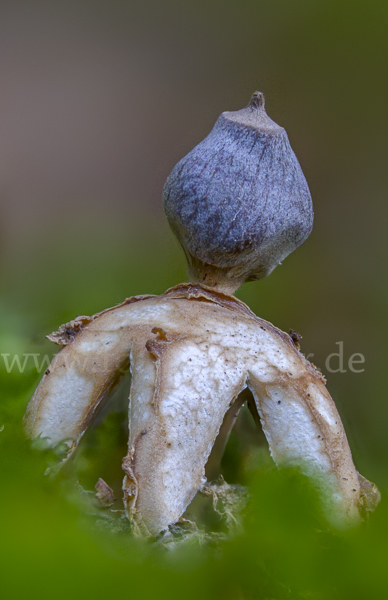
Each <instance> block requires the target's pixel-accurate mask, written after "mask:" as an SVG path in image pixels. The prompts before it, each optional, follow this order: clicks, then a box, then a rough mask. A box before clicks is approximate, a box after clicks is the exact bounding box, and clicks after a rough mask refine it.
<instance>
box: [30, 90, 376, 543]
mask: <svg viewBox="0 0 388 600" xmlns="http://www.w3.org/2000/svg"><path fill="white" fill-rule="evenodd" d="M164 203H165V209H166V213H167V216H168V219H169V222H170V224H171V227H172V229H173V231H174V232H175V233H176V235H177V236H178V238H179V240H180V242H181V244H182V246H183V248H184V250H185V254H186V257H187V260H188V264H189V272H190V275H191V278H192V281H193V282H192V283H188V284H180V285H178V286H176V287H174V288H172V289H170V290H168V291H167V292H166V293H165V294H163V295H161V296H137V297H134V298H129V299H127V300H126V301H125V302H123V303H122V304H120V305H118V306H116V307H114V308H110V309H107V310H105V311H103V312H101V313H99V314H97V315H94V316H93V317H78V318H77V319H75V320H74V321H72V322H70V323H67V324H66V325H64V326H62V327H61V328H60V329H59V331H58V332H57V333H55V334H51V335H50V336H48V337H49V339H50V340H52V341H53V342H55V343H57V344H59V345H61V346H62V349H61V350H60V352H59V353H58V354H57V355H56V356H55V358H54V360H53V361H52V363H51V365H50V367H49V369H48V370H47V371H46V374H45V375H44V377H43V379H42V381H41V382H40V384H39V386H38V388H37V390H36V392H35V394H34V396H33V398H32V400H31V401H30V403H29V405H28V409H27V412H26V416H25V427H26V432H27V435H28V436H29V437H31V438H37V437H41V438H47V439H48V440H49V443H50V444H51V445H53V446H55V445H57V444H59V443H60V442H63V441H66V442H67V444H68V447H69V453H68V455H70V454H71V453H72V452H73V451H74V449H75V448H76V446H77V445H78V443H79V442H80V440H81V438H82V436H83V434H84V432H85V431H86V429H87V428H88V426H89V424H90V423H91V421H92V419H93V417H94V415H95V413H96V410H97V409H98V408H99V407H100V406H101V405H102V404H103V403H104V402H106V401H107V400H108V398H109V396H110V395H111V393H112V390H113V389H114V387H115V385H116V383H117V382H118V381H119V380H120V379H121V377H122V376H123V373H125V371H126V370H127V369H128V366H129V365H130V370H131V375H132V382H131V393H130V410H129V443H128V454H127V456H126V457H125V458H124V460H123V470H124V474H125V476H124V482H123V492H124V503H125V508H126V511H127V515H128V517H129V519H130V521H131V523H132V524H133V526H134V528H135V530H136V531H138V532H141V533H143V534H145V535H156V534H158V533H159V532H161V531H164V530H166V529H168V528H169V527H170V526H172V525H173V524H174V523H176V522H177V521H178V520H179V519H180V518H181V517H182V515H183V513H184V511H185V510H186V508H187V506H188V505H189V504H190V502H191V500H192V499H193V498H194V496H195V495H196V493H197V492H198V491H199V490H201V489H204V486H205V485H206V478H205V466H206V464H207V462H208V459H209V456H210V455H211V452H212V448H213V447H214V445H215V444H216V443H217V439H218V440H219V439H220V437H219V436H220V435H221V434H220V431H221V433H222V435H224V436H226V437H227V434H228V433H229V430H230V428H231V427H232V425H233V418H229V414H230V410H231V407H233V408H235V409H236V411H238V409H239V408H240V407H241V405H242V403H243V401H244V399H243V400H239V398H243V396H241V392H243V390H244V389H249V390H250V391H251V392H252V395H253V399H254V409H255V410H256V411H257V413H258V415H259V416H260V421H261V425H262V428H263V431H264V433H265V435H266V438H267V440H268V445H269V448H270V451H271V454H272V457H273V459H274V461H275V462H276V464H277V465H278V466H287V465H291V466H296V467H298V468H299V469H300V470H301V471H302V472H303V473H304V474H305V475H307V476H308V477H309V478H310V479H311V480H312V481H313V482H314V484H315V485H316V486H317V488H318V489H319V491H320V495H321V498H322V502H323V506H324V508H325V512H326V515H327V518H328V520H329V521H330V522H331V523H332V524H334V525H335V526H338V527H347V526H350V525H352V524H354V523H357V522H358V521H359V520H360V519H361V518H363V516H364V515H365V514H366V513H367V512H368V511H370V510H373V509H374V507H375V506H376V504H377V503H378V501H379V492H378V490H377V488H376V486H375V485H374V484H373V483H370V482H369V481H367V480H366V479H365V478H363V477H362V476H361V475H360V474H359V473H358V472H357V470H356V468H355V466H354V464H353V460H352V456H351V452H350V449H349V445H348V442H347V439H346V434H345V431H344V428H343V425H342V423H341V419H340V417H339V414H338V412H337V409H336V407H335V404H334V402H333V400H332V399H331V397H330V395H329V393H328V391H327V389H326V387H325V380H324V378H323V376H322V374H321V373H320V372H319V371H317V370H316V368H315V367H314V366H313V365H312V364H310V363H309V362H308V361H307V360H306V359H305V357H304V356H303V354H302V353H301V352H300V350H299V345H298V343H297V341H296V339H295V336H292V337H290V336H289V335H287V334H286V333H283V332H281V331H280V330H278V329H276V327H274V326H273V325H271V324H270V323H268V322H266V321H263V320H262V319H260V318H259V317H257V316H255V315H254V314H253V313H252V312H251V310H250V309H249V308H248V307H247V306H246V305H245V304H244V303H243V302H241V301H240V300H238V299H236V298H235V297H234V296H232V295H230V294H231V293H233V292H234V291H235V289H237V288H238V287H239V286H240V285H241V284H242V283H243V282H244V281H250V280H253V279H259V278H261V277H264V276H265V275H267V274H269V273H270V272H271V271H272V270H273V269H274V268H275V267H276V265H277V264H279V262H280V261H281V260H283V259H284V258H285V257H286V256H287V255H288V254H289V253H290V252H292V251H293V250H294V249H295V248H296V247H297V246H298V245H299V244H300V243H302V242H303V241H304V239H305V238H306V237H307V236H308V235H309V233H310V231H311V227H312V219H313V213H312V205H311V198H310V193H309V190H308V187H307V183H306V181H305V179H304V176H303V173H302V171H301V168H300V166H299V163H298V161H297V159H296V157H295V155H294V153H293V151H292V149H291V147H290V145H289V142H288V138H287V135H286V133H285V131H284V129H282V128H281V127H279V126H278V125H276V124H275V123H274V122H273V121H271V119H269V117H267V115H266V113H265V110H264V98H263V95H262V94H261V93H260V92H255V94H254V95H253V97H252V99H251V101H250V103H249V105H248V107H247V108H245V109H243V110H241V111H236V112H234V113H233V112H232V113H223V114H222V115H221V117H220V118H219V120H218V121H217V123H216V125H215V127H214V129H213V131H212V132H211V133H210V134H209V136H208V137H207V138H206V139H205V140H204V141H203V142H201V143H200V144H199V145H198V146H197V147H196V148H194V150H193V151H192V152H190V153H189V154H188V156H187V157H185V158H184V159H182V161H180V163H178V165H177V166H176V167H175V168H174V170H173V172H172V174H171V175H170V176H169V178H168V179H167V182H166V185H165V189H164ZM228 411H229V412H228ZM236 411H234V412H236Z"/></svg>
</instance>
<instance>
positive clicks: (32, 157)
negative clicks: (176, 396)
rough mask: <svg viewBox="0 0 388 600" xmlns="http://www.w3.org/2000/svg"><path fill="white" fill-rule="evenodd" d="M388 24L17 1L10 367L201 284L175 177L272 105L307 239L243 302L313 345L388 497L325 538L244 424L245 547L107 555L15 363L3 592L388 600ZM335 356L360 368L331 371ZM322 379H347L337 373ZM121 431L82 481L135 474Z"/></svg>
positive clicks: (293, 8)
mask: <svg viewBox="0 0 388 600" xmlns="http://www.w3.org/2000/svg"><path fill="white" fill-rule="evenodd" d="M387 27H388V4H387V3H385V2H383V1H378V0H371V1H370V2H361V1H357V0H356V1H353V2H349V1H343V0H336V1H335V2H334V0H324V1H323V0H322V1H320V0H316V1H311V0H295V1H289V0H260V1H255V2H253V1H247V0H240V1H239V2H232V1H228V0H223V1H222V2H221V1H218V0H213V1H212V0H206V1H204V0H196V1H194V0H190V1H189V2H184V1H180V2H178V1H172V0H171V1H162V2H157V1H156V0H142V1H141V2H140V1H134V0H128V1H125V0H122V1H118V0H109V2H108V1H107V0H100V1H95V2H87V1H86V0H77V1H74V2H73V1H71V0H70V1H66V2H58V1H52V2H27V1H26V2H20V1H18V0H16V1H13V2H11V1H9V2H7V1H5V0H4V1H2V2H1V4H0V56H1V62H0V78H1V80H0V347H1V353H2V354H9V355H10V356H14V355H15V354H19V355H20V356H21V357H22V356H23V353H41V355H42V356H43V355H44V354H49V355H50V356H52V355H53V353H54V352H55V351H56V348H55V347H53V345H52V344H49V343H48V342H47V341H46V340H45V335H46V334H47V333H49V332H51V331H52V330H54V329H56V328H57V327H58V326H59V325H60V324H61V323H63V322H66V321H68V320H70V319H72V318H74V317H75V316H77V315H79V314H92V313H94V312H97V311H99V310H103V309H104V308H106V307H108V306H112V305H114V304H116V303H118V302H120V301H122V300H123V299H124V298H126V297H128V296H131V295H136V294H150V293H151V294H159V293H162V292H163V291H164V290H165V289H167V288H168V287H170V286H172V285H175V284H176V283H179V282H180V281H185V280H186V277H187V276H186V269H185V263H184V257H183V253H182V251H181V250H180V248H179V245H178V243H177V242H176V241H175V239H174V238H173V236H172V234H171V233H170V232H169V229H168V227H167V224H166V221H165V218H164V214H163V209H162V204H161V192H162V187H163V183H164V181H165V179H166V177H167V175H168V174H169V172H170V171H171V169H172V167H173V166H174V165H175V163H176V162H177V161H178V160H179V159H180V158H182V157H183V156H184V155H185V154H186V153H187V152H188V151H189V150H191V148H192V147H193V146H194V145H195V144H197V143H198V142H199V141H201V140H202V139H203V138H204V137H205V136H206V135H207V134H208V132H209V131H210V129H211V128H212V126H213V124H214V122H215V120H216V119H217V117H218V115H219V114H220V113H221V112H222V111H224V110H237V109H239V108H242V107H243V106H245V105H246V104H247V102H248V101H249V98H250V95H251V94H252V92H253V91H254V90H256V89H258V90H261V91H263V92H264V93H265V95H266V108H267V112H268V114H269V115H270V116H271V118H272V119H273V120H275V121H276V122H277V123H279V124H280V125H282V126H284V127H285V128H286V130H287V132H288V134H289V138H290V141H291V144H292V146H293V149H294V150H295V152H296V154H297V156H298V158H299V161H300V163H301V166H302V168H303V170H304V173H305V175H306V178H307V180H308V183H309V186H310V189H311V193H312V196H313V202H314V210H315V225H314V229H313V233H312V235H311V236H310V238H309V240H308V241H307V242H306V243H305V244H304V245H303V246H302V247H301V248H299V249H298V250H297V251H296V252H295V253H294V254H293V255H292V256H290V257H289V258H287V259H286V261H285V262H284V264H283V265H282V266H279V267H278V268H277V269H276V271H275V272H274V273H273V274H272V275H271V276H270V277H269V278H268V279H267V280H264V281H262V282H257V283H250V284H247V285H245V286H244V287H243V288H242V289H241V290H240V291H239V292H238V296H239V297H240V298H241V299H243V300H244V301H246V302H247V303H248V304H249V305H250V307H251V308H252V309H253V310H254V311H255V312H256V313H257V314H259V315H260V316H261V317H263V318H265V319H267V320H270V321H271V322H273V323H274V324H275V325H276V326H278V327H280V328H282V329H284V330H286V331H288V330H289V329H290V328H293V329H295V330H297V331H299V332H300V333H301V334H302V335H303V340H302V350H303V352H304V353H305V354H309V353H313V354H314V356H313V357H312V360H313V362H314V363H315V364H316V365H317V366H318V367H320V368H321V369H322V371H323V372H324V373H325V374H326V376H327V377H328V387H329V390H330V392H331V393H332V395H333V397H334V399H335V401H336V404H337V406H338V409H339V412H340V414H341V416H342V418H343V421H344V424H345V428H346V430H347V434H348V438H349V442H350V445H351V448H352V452H353V455H354V459H355V463H356V465H357V468H358V469H359V470H360V472H361V473H362V474H363V475H364V476H366V477H367V478H368V479H371V480H372V481H375V482H376V483H377V484H378V486H379V488H380V489H381V490H382V492H383V501H382V504H381V505H380V507H379V509H378V510H377V512H376V513H375V514H374V515H373V516H372V518H371V519H370V522H369V524H368V525H367V526H365V527H364V528H361V529H360V530H358V531H356V532H351V533H350V534H346V535H345V534H344V535H342V534H337V533H335V532H330V531H328V530H326V529H325V527H324V526H323V525H322V523H321V524H320V525H319V527H318V526H317V524H316V522H315V521H314V519H315V516H314V514H313V513H314V511H313V509H312V508H311V507H312V506H314V501H313V500H311V503H310V502H307V500H306V498H310V496H309V493H310V492H308V491H306V490H304V488H303V484H302V483H300V482H299V481H298V478H297V477H296V476H294V475H292V474H291V475H284V476H283V478H282V476H281V475H279V474H276V472H275V471H273V470H272V468H271V466H269V464H268V462H267V461H266V459H263V458H260V456H261V454H260V451H261V447H262V446H261V445H262V444H263V440H262V438H261V437H260V436H258V442H257V447H256V454H255V453H253V454H249V449H248V443H247V441H246V440H247V439H248V440H251V439H252V431H251V430H250V429H249V427H250V426H251V425H250V424H246V423H245V424H244V422H243V423H242V424H241V423H240V426H239V428H238V430H237V433H236V434H234V436H233V438H232V440H231V443H230V445H229V447H228V449H227V453H226V457H225V472H226V473H230V476H231V478H232V479H233V477H236V479H238V476H240V475H241V477H242V479H243V481H242V482H243V483H247V484H250V485H251V494H252V501H251V509H250V511H251V512H250V513H249V515H250V516H249V517H247V519H248V521H247V523H248V525H247V528H246V531H247V532H246V533H245V534H244V535H243V536H240V537H238V538H236V539H235V540H233V541H232V542H229V543H227V544H225V546H224V547H223V548H222V549H221V550H220V551H218V552H215V553H213V554H212V552H211V551H209V550H205V549H204V548H202V549H200V548H190V549H189V550H187V551H186V552H183V553H182V554H180V555H179V557H177V556H175V555H174V553H172V554H171V553H167V554H166V555H163V556H162V555H160V554H158V552H155V550H154V549H150V548H149V547H148V546H147V545H139V543H137V542H136V543H135V542H133V540H132V541H130V540H128V539H127V537H126V536H122V537H120V542H117V540H113V539H111V538H109V539H107V538H105V537H104V535H101V534H100V533H99V534H96V533H95V531H94V529H93V527H92V526H91V525H90V523H88V522H86V521H85V519H84V517H83V516H82V515H83V511H82V509H80V508H79V507H78V505H77V502H72V500H71V498H70V499H69V495H68V494H65V493H62V492H61V490H62V487H61V486H62V485H63V481H61V482H60V483H59V482H56V483H55V481H54V482H53V480H49V479H47V478H43V472H44V470H45V467H46V465H47V461H49V460H53V457H52V456H51V455H47V454H45V453H41V452H39V451H38V450H36V449H31V448H30V445H29V443H27V442H26V441H25V440H24V437H23V433H22V428H21V418H22V415H23V412H24V409H25V406H26V403H27V402H28V399H29V397H30V396H31V393H32V391H33V389H34V387H35V386H36V384H37V382H38V381H39V378H40V375H39V374H37V372H36V369H34V366H33V363H32V361H29V362H28V363H26V368H25V370H24V373H23V374H20V373H18V371H17V369H16V368H15V369H13V370H12V371H11V372H10V373H8V372H7V369H6V368H5V362H4V360H1V361H0V384H1V388H0V389H1V405H0V429H1V428H2V427H3V429H2V430H1V431H0V445H1V458H0V461H1V462H0V477H1V479H0V489H1V498H0V504H1V510H0V515H1V516H0V544H1V550H0V573H1V575H0V589H2V591H3V592H4V594H3V595H4V597H5V598H14V597H15V598H16V597H20V595H21V594H27V593H28V594H29V596H30V597H34V598H35V597H37V598H38V597H40V598H49V597H50V598H51V597H54V598H62V597H63V598H65V597H68V596H69V595H70V594H71V595H72V596H73V597H74V598H78V597H80V598H81V597H84V596H85V595H89V594H90V595H93V596H94V597H96V598H99V597H103V596H104V597H105V596H106V595H107V594H116V593H118V594H120V595H122V594H125V595H136V596H137V597H141V598H143V597H144V598H146V597H147V598H167V597H168V598H191V597H193V598H198V597H200V596H201V597H204V598H218V597H220V598H225V599H229V598H230V599H237V598H247V599H249V598H352V599H358V598H360V599H363V598H377V597H381V594H383V591H382V590H383V588H384V589H385V591H386V587H387V581H386V578H385V573H384V570H385V568H386V564H387V559H388V552H387V539H388V508H387V506H386V503H387V499H386V497H384V493H385V492H386V490H387V489H388V472H387V469H386V462H387V459H388V443H387V434H386V431H387V422H388V403H387V401H386V398H387V395H388V393H387V392H388V382H387V377H386V364H387V358H388V356H387V345H386V335H387V334H386V332H387V326H388V317H387V310H386V307H387V303H388V282H387V260H388V256H387V254H388V246H387V243H386V228H387V218H388V208H387V206H388V204H387V191H388V185H387V159H388V147H387V131H388V115H387V109H386V105H387V100H386V99H387V94H388V69H387V52H388V36H387ZM338 342H342V343H343V346H342V347H343V355H344V366H343V370H344V371H345V372H337V373H330V372H329V371H328V369H327V363H326V360H327V357H328V356H329V355H330V354H332V353H334V352H338V349H339V347H340V346H339V345H338ZM355 353H361V354H362V355H363V357H365V362H364V363H363V364H357V365H356V366H355V368H356V369H360V370H361V369H363V371H362V372H359V373H355V372H352V371H351V370H350V369H349V364H348V361H349V358H350V357H351V356H352V355H353V354H355ZM330 364H331V366H332V367H333V368H334V369H336V368H338V366H339V365H338V357H337V358H336V357H333V358H332V359H331V363H330ZM126 391H127V388H126V389H125V390H124V391H122V395H123V394H124V393H125V392H126ZM121 409H122V405H121ZM120 415H121V416H120ZM122 415H123V413H122V412H121V413H120V407H119V408H117V407H116V413H115V414H114V415H113V416H111V417H109V418H108V420H107V424H105V425H104V424H102V425H101V428H100V429H98V428H97V429H96V430H95V432H94V433H93V432H92V433H91V435H90V436H89V442H88V441H87V440H86V442H85V450H84V451H83V454H82V453H81V454H80V458H79V459H78V467H77V468H78V472H79V473H80V472H82V471H83V470H84V471H85V472H86V471H87V466H90V465H91V471H90V474H89V475H87V474H85V484H87V486H89V489H93V483H92V481H93V476H94V475H96V474H97V476H98V475H100V474H101V476H104V478H105V479H106V480H107V481H108V482H109V483H111V485H115V484H117V482H119V481H120V478H121V472H120V462H119V460H120V452H119V451H118V450H117V452H116V454H114V452H113V450H112V451H111V450H110V449H108V448H107V445H109V444H117V447H119V448H120V451H121V456H122V452H125V437H126V431H125V423H124V424H123V422H122V421H123V418H124V417H123V416H122ZM244 418H245V417H244ZM244 427H245V429H244ZM244 431H245V433H246V436H245V437H244ZM107 442H109V444H108V443H107ZM253 445H254V442H253ZM93 452H94V454H93ZM252 456H253V459H252ZM113 457H114V460H113ZM236 457H237V458H236ZM241 457H242V458H241ZM244 457H245V459H246V460H245V459H244ZM247 457H248V458H249V457H251V459H252V460H248V458H247ZM98 458H99V460H100V461H101V462H100V468H101V472H98V468H99V467H98V466H97V463H98V460H97V459H98ZM116 459H117V460H116ZM244 460H245V462H244ZM255 461H256V462H255ZM113 463H114V466H113ZM248 463H249V464H248ZM252 464H255V465H256V468H253V467H252ZM244 465H245V466H244ZM247 465H248V466H247ZM110 476H111V480H110V481H109V477H110ZM88 477H89V479H88ZM113 480H114V481H113ZM94 481H95V480H94ZM300 486H302V488H301V487H300ZM118 508H121V506H118ZM310 508H311V511H312V513H311V514H310Z"/></svg>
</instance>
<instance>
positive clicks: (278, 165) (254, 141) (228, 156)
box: [164, 92, 313, 289]
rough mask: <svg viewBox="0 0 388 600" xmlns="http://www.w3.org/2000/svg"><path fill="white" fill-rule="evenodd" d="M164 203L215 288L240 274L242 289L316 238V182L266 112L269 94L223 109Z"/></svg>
mask: <svg viewBox="0 0 388 600" xmlns="http://www.w3.org/2000/svg"><path fill="white" fill-rule="evenodd" d="M164 207H165V211H166V215H167V218H168V220H169V223H170V226H171V228H172V230H173V231H174V233H175V234H176V235H177V237H178V239H179V241H180V243H181V244H182V246H183V248H184V250H185V253H186V256H187V259H188V262H189V270H190V272H191V275H192V277H193V279H194V280H195V281H199V282H202V283H205V284H208V285H212V286H214V287H228V286H229V287H230V288H232V287H233V284H232V280H235V285H234V289H236V288H237V287H238V286H239V285H241V283H243V281H249V280H253V279H260V278H262V277H265V276H266V275H268V274H269V273H270V272H271V271H272V270H273V269H274V268H275V267H276V266H277V265H278V264H279V262H281V261H282V260H283V259H284V258H285V257H286V256H287V255H288V254H290V253H291V252H292V251H293V250H295V248H297V246H299V245H300V244H301V243H302V242H303V241H304V240H305V239H306V238H307V237H308V235H309V234H310V232H311V229H312V224H313V209H312V201H311V196H310V192H309V189H308V185H307V182H306V179H305V177H304V175H303V172H302V169H301V168H300V165H299V162H298V160H297V158H296V156H295V154H294V152H293V150H292V148H291V146H290V143H289V140H288V137H287V134H286V132H285V130H284V129H283V128H282V127H279V126H278V125H277V124H276V123H274V122H273V121H272V120H271V119H270V118H269V117H268V116H267V114H266V112H265V109H264V96H263V94H261V93H260V92H255V94H254V95H253V96H252V99H251V101H250V103H249V105H248V106H247V107H246V108H244V109H242V110H239V111H236V112H224V113H222V115H221V116H220V117H219V119H218V120H217V122H216V124H215V126H214V128H213V130H212V131H211V132H210V134H209V135H208V136H207V137H206V138H205V139H204V140H203V141H202V142H201V143H200V144H198V146H196V147H195V148H194V149H193V150H192V151H191V152H189V154H187V156H185V157H184V158H183V159H182V160H181V161H180V162H179V163H178V164H177V165H176V166H175V168H174V169H173V171H172V173H171V174H170V176H169V177H168V179H167V181H166V184H165V187H164ZM217 273H218V275H219V276H218V279H220V282H219V285H217V282H215V280H214V277H215V278H216V279H217V276H216V274H217ZM213 280H214V281H213ZM221 280H222V281H223V282H224V283H225V284H224V283H222V282H221ZM237 280H238V281H237ZM228 281H229V283H228ZM229 284H230V285H229Z"/></svg>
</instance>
